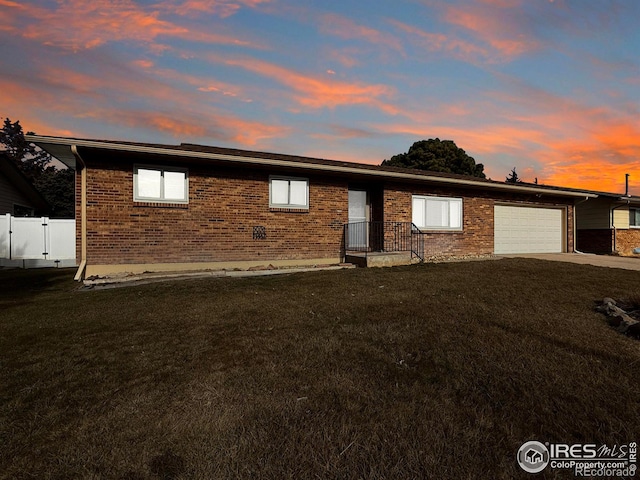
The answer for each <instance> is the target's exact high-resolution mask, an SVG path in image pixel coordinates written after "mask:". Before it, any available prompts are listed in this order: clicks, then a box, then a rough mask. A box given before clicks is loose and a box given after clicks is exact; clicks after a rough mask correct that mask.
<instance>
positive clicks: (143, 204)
mask: <svg viewBox="0 0 640 480" xmlns="http://www.w3.org/2000/svg"><path fill="white" fill-rule="evenodd" d="M133 206H134V207H147V208H180V209H183V210H186V209H188V208H189V204H188V203H170V202H141V201H138V200H134V202H133Z"/></svg>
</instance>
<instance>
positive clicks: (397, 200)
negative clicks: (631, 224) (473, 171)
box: [384, 184, 574, 255]
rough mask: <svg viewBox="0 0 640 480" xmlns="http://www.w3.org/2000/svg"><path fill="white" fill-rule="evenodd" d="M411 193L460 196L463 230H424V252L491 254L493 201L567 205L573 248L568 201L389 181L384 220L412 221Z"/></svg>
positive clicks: (570, 238) (569, 243)
mask: <svg viewBox="0 0 640 480" xmlns="http://www.w3.org/2000/svg"><path fill="white" fill-rule="evenodd" d="M412 195H436V196H444V197H454V198H462V199H463V219H462V222H463V229H462V231H461V232H432V233H425V234H424V235H423V238H424V246H425V254H426V255H465V254H477V255H483V254H491V253H493V248H494V244H493V230H494V223H493V210H494V205H495V203H496V202H505V203H513V204H517V203H523V204H526V205H532V206H535V205H539V206H557V207H567V206H568V208H567V209H566V211H567V215H566V220H567V224H566V231H567V246H566V249H567V251H568V252H572V251H573V210H574V208H573V205H572V202H571V200H569V201H568V202H570V203H569V204H567V201H566V200H562V199H557V198H556V199H554V198H539V197H537V196H536V195H529V194H520V195H517V194H510V193H498V192H492V194H491V195H488V194H487V193H484V192H481V191H479V190H472V189H464V188H438V187H435V188H434V187H428V186H421V185H403V184H390V185H387V186H386V189H385V192H384V208H385V211H384V214H385V220H388V221H392V220H401V221H406V222H410V221H411V197H412Z"/></svg>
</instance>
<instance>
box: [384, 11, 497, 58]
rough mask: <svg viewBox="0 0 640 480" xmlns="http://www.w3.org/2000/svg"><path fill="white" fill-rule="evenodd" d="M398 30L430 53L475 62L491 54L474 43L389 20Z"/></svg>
mask: <svg viewBox="0 0 640 480" xmlns="http://www.w3.org/2000/svg"><path fill="white" fill-rule="evenodd" d="M389 23H391V24H392V25H394V26H395V27H396V28H398V29H400V30H402V31H404V32H405V33H408V34H410V35H411V37H410V39H411V40H412V41H413V42H414V43H417V44H418V45H419V46H420V47H421V48H424V49H425V50H427V51H429V52H444V53H446V54H448V55H453V56H454V57H455V58H458V59H460V60H464V61H468V62H474V61H476V60H477V59H479V58H484V59H487V58H489V57H490V52H489V51H488V50H487V49H486V48H484V47H481V46H478V45H476V44H474V43H473V42H467V41H464V40H461V39H459V38H456V37H454V36H451V35H445V34H442V33H431V32H426V31H424V30H422V29H420V28H417V27H413V26H411V25H407V24H405V23H402V22H399V21H396V20H389Z"/></svg>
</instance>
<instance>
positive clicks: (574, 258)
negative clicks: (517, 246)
mask: <svg viewBox="0 0 640 480" xmlns="http://www.w3.org/2000/svg"><path fill="white" fill-rule="evenodd" d="M500 256H501V257H505V258H537V259H538V260H551V261H554V262H568V263H580V264H582V265H595V266H596V267H608V268H622V269H625V270H639V271H640V257H638V258H632V257H615V256H612V255H593V254H590V253H527V254H521V255H500Z"/></svg>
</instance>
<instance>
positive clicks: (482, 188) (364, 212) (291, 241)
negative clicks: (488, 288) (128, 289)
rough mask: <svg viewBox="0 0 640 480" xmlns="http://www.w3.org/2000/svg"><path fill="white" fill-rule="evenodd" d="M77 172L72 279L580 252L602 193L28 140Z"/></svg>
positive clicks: (186, 149) (245, 155)
mask: <svg viewBox="0 0 640 480" xmlns="http://www.w3.org/2000/svg"><path fill="white" fill-rule="evenodd" d="M27 140H29V141H31V142H34V143H36V144H37V145H38V146H40V147H41V148H43V149H44V150H46V151H47V152H49V153H50V154H52V155H53V156H54V157H56V158H58V159H59V160H61V161H62V162H64V163H65V164H67V165H68V166H69V167H71V168H75V169H76V171H77V175H76V177H77V182H76V220H77V245H78V251H77V261H78V263H79V269H78V275H77V277H76V278H78V279H80V278H83V277H85V276H86V277H88V276H94V275H110V274H116V273H122V272H131V273H139V272H143V271H172V270H175V271H178V270H195V269H219V268H250V267H255V266H260V265H269V264H272V265H274V266H293V265H313V264H330V263H338V262H341V261H343V260H344V258H345V256H346V255H347V254H348V253H349V252H351V251H368V252H370V251H379V250H383V251H401V250H410V251H411V253H412V255H414V254H415V256H416V257H418V258H424V257H425V256H432V255H461V254H492V253H498V254H500V253H528V252H530V253H535V252H572V251H573V250H574V230H575V228H574V204H575V202H576V200H579V199H584V198H595V197H596V195H592V194H587V193H584V192H575V191H570V190H566V189H562V188H554V187H544V186H538V185H513V184H506V183H504V182H496V181H491V180H484V179H479V178H475V177H466V176H460V175H446V174H439V173H433V172H425V171H418V170H413V169H403V168H393V167H382V166H375V165H367V164H360V163H350V162H340V161H332V160H324V159H317V158H306V157H297V156H291V155H281V154H274V153H264V152H253V151H245V150H234V149H228V148H218V147H206V146H200V145H192V144H181V145H157V144H144V143H129V142H120V141H104V140H88V139H75V138H61V137H46V136H35V135H30V136H27Z"/></svg>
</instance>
